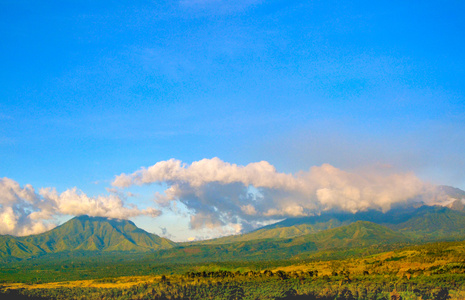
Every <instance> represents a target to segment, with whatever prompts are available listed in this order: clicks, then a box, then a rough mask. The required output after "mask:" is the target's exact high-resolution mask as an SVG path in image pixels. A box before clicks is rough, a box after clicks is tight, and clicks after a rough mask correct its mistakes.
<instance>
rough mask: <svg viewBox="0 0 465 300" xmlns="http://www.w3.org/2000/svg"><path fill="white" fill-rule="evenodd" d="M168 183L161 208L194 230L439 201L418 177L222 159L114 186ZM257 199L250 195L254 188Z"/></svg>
mask: <svg viewBox="0 0 465 300" xmlns="http://www.w3.org/2000/svg"><path fill="white" fill-rule="evenodd" d="M152 183H163V184H166V185H167V186H168V188H167V189H166V191H165V193H164V194H157V195H156V199H155V200H156V202H158V203H159V204H162V205H164V206H165V207H168V203H170V202H178V201H179V202H181V203H183V204H184V205H185V206H186V207H187V208H188V209H190V210H191V212H192V214H193V215H192V217H191V223H190V224H191V227H192V228H194V229H198V228H215V227H216V228H219V227H224V226H225V225H229V226H231V225H234V224H242V225H243V226H244V227H248V226H253V224H257V222H264V221H267V220H270V219H272V218H274V219H277V218H285V217H298V216H310V215H314V214H318V213H321V212H323V211H328V210H340V211H348V212H353V213H355V212H358V211H365V210H367V209H376V210H380V211H384V212H385V211H388V210H389V209H390V208H391V206H392V205H393V204H396V203H402V202H406V201H408V200H412V199H416V200H417V201H423V202H434V201H438V199H439V198H438V197H440V195H439V194H438V193H437V191H436V188H435V187H434V186H432V185H430V184H427V183H425V182H423V181H421V180H420V179H419V178H418V177H416V176H415V175H414V174H413V173H389V172H387V171H386V169H380V170H363V171H360V172H347V171H343V170H340V169H338V168H335V167H333V166H331V165H329V164H324V165H322V166H316V167H312V168H310V169H309V170H308V171H300V172H298V173H295V174H285V173H280V172H278V171H277V170H276V169H275V167H274V166H272V165H271V164H270V163H268V162H266V161H261V162H257V163H251V164H248V165H246V166H239V165H236V164H230V163H227V162H224V161H222V160H220V159H219V158H212V159H202V160H200V161H196V162H193V163H192V164H190V165H189V164H185V163H182V162H181V161H179V160H175V159H170V160H167V161H160V162H158V163H156V164H155V165H153V166H151V167H148V168H142V169H140V170H138V171H136V172H134V173H132V174H121V175H119V176H116V177H115V180H114V181H113V183H112V184H113V186H115V187H120V188H126V187H130V186H132V185H147V184H152ZM252 186H253V187H254V189H252V190H255V191H257V193H250V191H251V188H250V187H252Z"/></svg>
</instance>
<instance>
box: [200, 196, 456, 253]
mask: <svg viewBox="0 0 465 300" xmlns="http://www.w3.org/2000/svg"><path fill="white" fill-rule="evenodd" d="M457 201H458V200H457ZM357 221H368V222H373V223H376V224H380V225H384V226H386V227H388V228H390V229H392V230H396V231H399V232H401V233H403V234H404V235H407V236H409V237H410V238H413V239H416V240H418V241H439V240H451V239H460V238H465V211H460V210H457V209H451V208H448V207H442V206H428V205H404V206H399V207H395V208H393V209H391V210H390V211H388V212H386V213H383V212H380V211H375V210H370V211H366V212H358V213H355V214H352V213H347V212H339V213H325V214H322V215H319V216H311V217H301V218H289V219H286V220H283V221H281V222H278V223H275V224H271V225H268V226H265V227H262V228H259V229H257V230H255V231H252V232H249V233H245V234H241V235H235V236H228V237H222V238H218V239H212V240H206V241H201V242H197V243H198V244H212V245H218V244H227V243H236V242H244V241H251V240H256V239H276V238H294V237H298V236H303V235H306V234H313V233H318V232H321V231H325V230H328V229H332V228H337V227H340V226H345V225H349V224H352V223H354V222H357Z"/></svg>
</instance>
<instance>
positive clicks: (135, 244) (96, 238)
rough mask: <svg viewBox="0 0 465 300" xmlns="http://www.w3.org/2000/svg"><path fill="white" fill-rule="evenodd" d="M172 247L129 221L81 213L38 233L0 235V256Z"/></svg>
mask: <svg viewBox="0 0 465 300" xmlns="http://www.w3.org/2000/svg"><path fill="white" fill-rule="evenodd" d="M174 246H176V243H174V242H172V241H170V240H168V239H165V238H162V237H159V236H157V235H155V234H151V233H148V232H146V231H144V230H142V229H140V228H138V227H137V226H136V225H135V224H134V223H133V222H131V221H128V220H117V219H109V218H104V217H89V216H85V215H84V216H79V217H75V218H73V219H71V220H69V221H68V222H66V223H64V224H63V225H61V226H58V227H56V228H54V229H52V230H50V231H48V232H45V233H42V234H38V235H30V236H26V237H13V236H0V257H2V258H6V257H10V258H27V257H32V256H38V255H43V254H47V253H59V252H71V251H102V252H113V251H125V252H147V251H155V250H160V249H169V248H172V247H174Z"/></svg>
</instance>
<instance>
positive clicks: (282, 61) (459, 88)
mask: <svg viewBox="0 0 465 300" xmlns="http://www.w3.org/2000/svg"><path fill="white" fill-rule="evenodd" d="M464 13H465V4H464V2H463V1H327V0H325V1H291V0H286V1H281V0H270V1H266V0H237V1H225V0H172V1H167V0H166V1H165V0H161V1H141V0H131V1H103V0H102V1H87V0H79V1H74V0H66V1H54V0H51V1H26V0H14V1H13V0H2V1H0V34H1V37H2V39H1V42H0V56H1V58H2V59H0V178H2V179H1V181H0V216H1V218H2V220H3V221H0V234H13V235H25V234H32V233H39V232H43V231H45V230H48V229H50V228H53V227H54V226H56V225H57V224H60V223H62V222H64V221H66V220H67V219H69V218H71V217H73V216H75V215H78V214H89V215H101V216H107V217H112V218H130V219H131V220H133V221H134V222H135V223H136V224H137V225H138V226H140V227H142V228H144V229H145V230H147V231H149V232H153V233H156V234H159V235H162V236H166V237H169V238H172V239H174V240H193V239H204V238H212V237H216V236H220V235H225V234H235V233H240V232H244V231H247V230H251V229H253V228H257V227H258V226H260V225H263V224H268V223H269V222H273V221H276V220H279V219H283V218H286V217H295V216H304V215H312V214H318V213H321V212H323V211H327V210H332V209H338V210H344V211H350V212H355V211H359V210H366V209H369V208H374V209H378V210H382V211H386V210H389V209H390V207H391V206H392V205H393V204H395V203H401V202H405V201H409V200H410V199H422V201H425V202H428V201H430V202H431V203H435V201H439V200H441V199H439V198H440V197H439V196H438V194H437V193H436V192H435V188H434V187H435V186H437V185H450V186H454V187H457V188H461V189H465V171H464V170H465V156H464V153H465V98H464V96H465V56H464V55H463V53H465V38H464V33H465V19H464V18H463V15H464ZM438 199H439V200H438ZM443 200H444V199H443Z"/></svg>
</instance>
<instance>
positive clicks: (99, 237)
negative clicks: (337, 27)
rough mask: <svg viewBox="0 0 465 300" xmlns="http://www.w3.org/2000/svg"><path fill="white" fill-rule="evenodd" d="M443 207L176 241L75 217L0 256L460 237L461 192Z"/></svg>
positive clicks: (206, 252)
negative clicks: (201, 239)
mask: <svg viewBox="0 0 465 300" xmlns="http://www.w3.org/2000/svg"><path fill="white" fill-rule="evenodd" d="M442 188H443V190H444V192H445V193H446V194H448V195H449V196H450V198H451V199H453V200H454V199H455V201H451V202H450V203H449V204H448V205H447V206H428V205H421V204H418V203H416V204H408V205H405V204H404V205H399V206H397V207H394V208H392V209H391V210H389V211H388V212H386V213H383V212H380V211H376V210H369V211H365V212H359V213H355V214H352V213H347V212H328V213H324V214H321V215H318V216H311V217H302V218H288V219H286V220H283V221H281V222H278V223H275V224H271V225H268V226H265V227H262V228H259V229H257V230H255V231H252V232H249V233H245V234H242V235H234V236H228V237H222V238H217V239H212V240H206V241H198V242H190V243H175V242H173V241H170V240H168V239H166V238H162V237H159V236H157V235H155V234H151V233H148V232H146V231H144V230H142V229H140V228H138V227H137V226H136V225H135V224H134V223H133V222H131V221H128V220H117V219H109V218H104V217H89V216H78V217H75V218H73V219H71V220H69V221H68V222H66V223H64V224H63V225H61V226H58V227H56V228H54V229H52V230H50V231H48V232H45V233H42V234H38V235H31V236H26V237H14V236H9V235H4V236H0V260H3V261H9V260H24V259H30V258H34V257H46V256H49V257H53V256H54V255H59V254H60V253H74V252H79V253H89V254H91V253H100V254H110V253H112V254H115V253H147V254H148V255H150V256H151V257H152V258H153V259H156V260H159V261H163V262H196V261H203V262H205V261H233V260H238V259H239V260H278V259H289V258H298V257H304V256H306V255H307V256H308V255H310V254H312V253H313V254H314V253H317V252H321V251H329V250H331V251H333V250H339V251H342V250H344V251H345V250H347V249H355V248H357V249H360V248H365V249H366V248H370V247H379V246H383V245H396V244H398V245H406V244H419V243H425V242H431V241H448V240H465V211H464V204H463V199H465V192H464V191H462V190H460V189H456V188H451V187H442Z"/></svg>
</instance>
